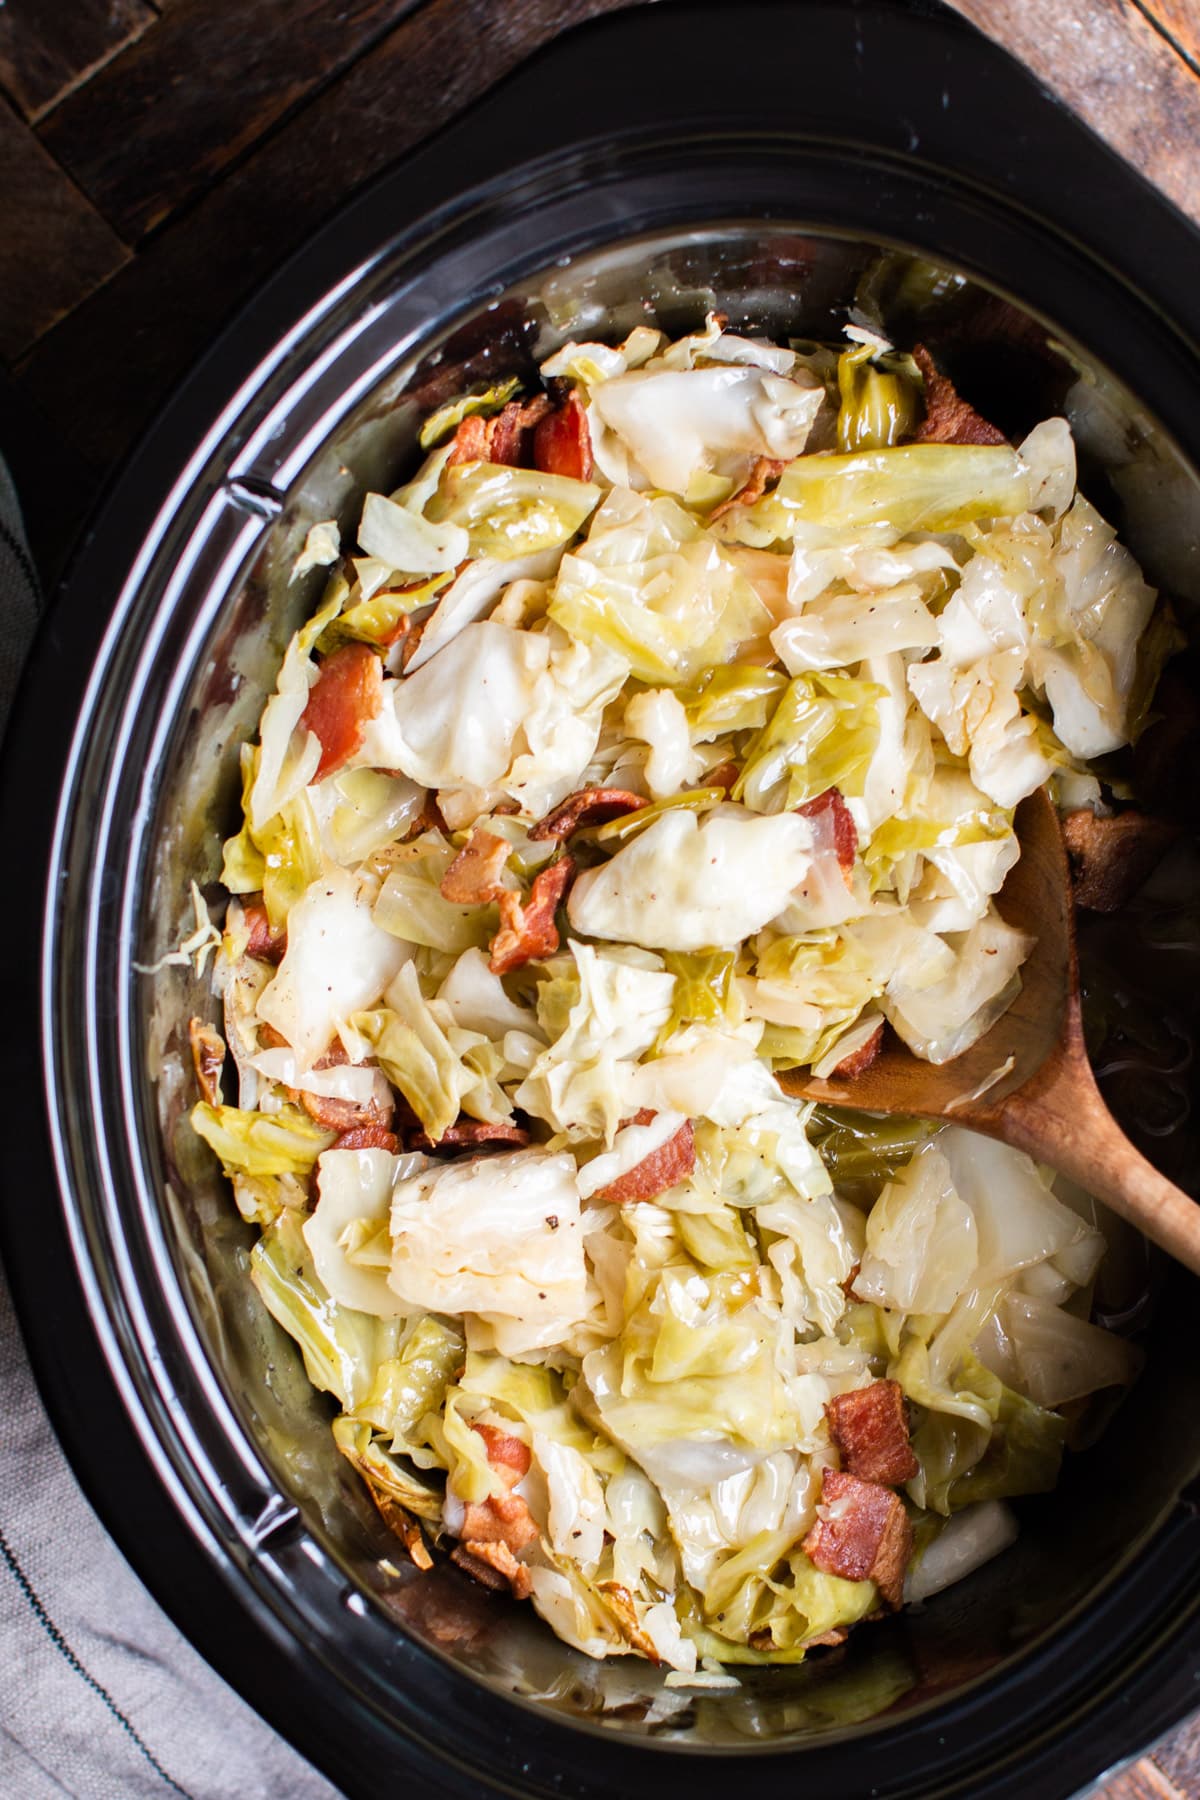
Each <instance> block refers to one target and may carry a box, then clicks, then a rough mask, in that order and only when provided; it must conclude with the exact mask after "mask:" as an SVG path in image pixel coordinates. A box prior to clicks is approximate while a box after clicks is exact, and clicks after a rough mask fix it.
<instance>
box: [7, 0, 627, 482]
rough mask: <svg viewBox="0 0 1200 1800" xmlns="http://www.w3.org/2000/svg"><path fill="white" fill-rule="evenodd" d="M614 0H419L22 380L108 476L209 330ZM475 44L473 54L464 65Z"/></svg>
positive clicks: (86, 308)
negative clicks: (545, 45) (427, 142)
mask: <svg viewBox="0 0 1200 1800" xmlns="http://www.w3.org/2000/svg"><path fill="white" fill-rule="evenodd" d="M182 3H183V0H181V4H182ZM626 3H627V0H507V3H506V4H505V5H503V6H502V7H501V6H498V5H497V3H496V0H431V4H429V5H428V6H426V7H425V8H424V9H423V10H422V11H421V12H420V13H419V14H417V15H416V16H415V17H413V18H411V19H409V20H407V21H405V23H404V24H403V25H401V26H400V27H398V29H397V30H395V31H394V32H392V33H391V35H390V36H389V37H388V38H386V39H385V40H384V42H383V43H382V44H380V45H379V46H378V47H377V48H376V49H375V50H374V51H373V52H372V53H371V54H370V55H368V56H365V57H363V58H362V59H361V60H360V61H359V62H358V63H357V64H356V65H355V67H354V68H353V69H351V70H350V71H349V72H348V73H347V74H346V75H344V76H343V77H342V78H341V80H340V81H338V82H337V83H335V84H334V85H333V86H332V87H330V88H328V89H327V90H326V91H325V92H324V93H323V94H322V95H321V96H320V98H319V99H317V100H316V101H314V102H313V103H312V104H311V105H310V106H308V107H307V108H306V109H305V110H304V111H303V112H302V113H301V114H300V115H299V116H298V117H297V118H296V119H294V120H292V121H290V122H289V123H288V124H287V125H286V127H284V128H283V129H282V130H280V131H279V132H277V133H276V134H275V136H274V137H273V138H271V139H270V140H269V141H268V142H267V143H265V144H264V145H263V146H262V147H261V148H260V149H259V150H258V151H257V152H256V154H255V155H254V156H253V157H252V158H250V159H249V160H248V161H247V162H245V163H244V164H243V165H242V166H241V167H240V168H238V169H236V170H235V171H233V172H232V173H231V174H230V175H229V176H227V177H226V179H225V180H224V181H222V182H221V183H220V184H219V185H218V186H217V187H215V188H213V189H212V190H210V192H209V193H208V194H207V195H206V196H205V198H204V199H203V200H201V201H200V203H199V204H198V205H197V206H196V207H195V208H194V210H193V211H192V212H191V213H190V214H189V215H188V216H187V218H186V219H183V220H180V221H179V223H178V224H177V225H175V226H172V227H168V229H167V230H166V231H164V232H163V233H162V235H161V236H159V237H157V238H155V239H154V240H152V241H150V242H149V243H147V244H146V246H145V247H144V248H143V250H142V251H141V252H140V253H139V255H138V257H137V259H136V261H135V262H134V263H132V264H131V265H130V266H129V268H128V269H126V270H124V271H123V272H122V273H121V275H120V276H118V277H117V279H116V280H115V281H114V282H112V283H110V284H109V285H108V286H107V287H105V288H104V289H102V290H101V291H100V292H99V293H98V294H96V295H94V296H93V298H92V299H90V300H88V301H87V302H86V303H85V304H84V305H82V306H80V307H79V309H78V310H77V312H75V313H74V314H73V315H72V316H71V317H70V318H69V319H66V320H64V321H63V322H62V323H61V324H60V325H58V326H57V327H56V328H55V330H54V331H52V332H51V333H50V334H49V335H48V336H47V337H46V338H45V339H43V341H42V342H41V343H39V344H38V345H37V347H36V349H35V350H34V351H33V353H32V354H31V355H30V356H29V357H28V358H27V359H26V360H25V362H24V364H23V365H22V368H21V370H20V371H19V375H20V382H21V385H22V386H23V387H24V388H25V389H26V390H27V391H28V393H29V394H30V396H31V398H32V400H33V401H34V402H35V403H36V404H38V405H39V406H40V407H41V408H42V409H43V411H44V413H45V414H46V415H47V416H48V417H49V419H50V420H51V421H52V422H53V423H56V424H58V425H59V428H60V429H62V430H63V431H64V432H65V433H67V434H69V435H70V437H71V439H72V441H73V442H74V443H75V444H76V446H77V447H78V448H80V449H81V450H82V451H83V452H84V453H85V454H86V455H87V456H88V458H89V459H90V460H91V461H92V462H94V463H95V464H96V465H97V467H99V468H101V469H106V468H108V467H110V466H111V465H112V463H113V462H114V461H115V460H116V459H117V458H118V457H119V456H120V455H121V454H122V453H123V451H124V450H125V449H126V448H127V446H128V445H129V443H130V442H131V440H132V438H133V437H134V436H135V435H136V433H137V431H138V430H139V429H140V428H141V426H142V425H143V424H144V423H145V421H146V419H147V418H148V417H149V416H150V415H151V414H152V413H153V412H154V411H155V410H156V408H157V407H158V405H159V404H160V403H161V400H162V398H163V397H164V396H165V394H166V393H167V391H168V390H169V388H170V387H171V385H172V384H173V383H174V382H175V380H176V379H177V378H178V376H179V375H180V374H181V373H182V372H183V371H184V369H186V367H187V366H188V364H189V363H191V362H193V361H194V360H195V358H196V356H197V355H198V353H199V352H200V350H201V349H202V348H203V347H204V345H205V344H206V343H207V342H208V341H209V340H210V339H211V338H212V336H213V333H214V332H215V330H216V329H217V327H218V325H219V324H220V323H221V322H222V320H223V319H224V318H225V317H226V316H227V315H228V314H229V313H230V312H231V311H232V310H234V309H235V308H236V306H237V304H238V302H239V301H240V300H242V299H243V298H244V297H245V296H246V295H247V294H248V293H249V292H250V291H251V290H252V289H253V288H254V287H255V286H256V285H257V284H258V283H259V282H260V281H261V280H262V279H263V277H264V276H265V275H267V274H268V273H269V272H270V270H271V269H273V268H274V267H275V266H276V265H277V264H278V263H279V261H280V260H281V258H282V257H283V256H284V255H285V254H286V253H287V252H288V251H289V250H290V249H292V248H293V247H294V246H295V245H297V244H299V243H300V242H301V241H302V240H303V239H304V238H305V237H307V235H308V234H309V232H310V231H311V229H312V227H313V226H314V225H315V224H316V223H317V222H318V221H319V220H320V219H321V218H323V217H324V216H325V215H327V214H328V213H329V212H331V211H332V210H333V208H334V207H335V206H336V205H337V203H338V202H339V201H340V200H341V199H343V198H344V197H345V195H346V194H347V192H348V191H349V190H350V189H351V188H352V187H353V186H355V185H356V184H357V183H359V182H361V181H362V180H364V179H365V178H366V177H367V176H369V175H372V174H375V173H377V172H378V171H379V170H381V169H383V168H385V167H387V166H388V165H389V164H390V163H392V162H394V161H395V159H396V158H397V157H398V156H399V155H401V154H402V153H403V152H404V151H405V150H407V149H410V148H411V147H413V146H414V145H415V144H418V143H419V142H420V141H421V140H422V139H423V138H425V137H427V136H429V134H430V133H431V132H432V131H434V130H435V129H436V128H437V127H438V126H439V125H441V124H443V123H444V122H445V121H446V120H448V119H450V118H452V117H453V116H454V115H455V114H457V113H459V112H461V111H462V110H463V108H464V107H465V106H466V105H467V104H468V103H469V102H470V101H471V100H473V99H475V98H476V97H477V95H479V94H480V93H482V92H483V91H484V90H485V89H486V88H487V87H489V86H490V85H492V83H494V82H495V81H497V80H499V79H500V77H501V76H502V75H504V74H505V73H506V72H507V71H508V70H509V69H510V68H512V67H513V66H514V65H515V64H516V63H518V62H519V61H521V59H522V58H523V57H524V56H526V55H527V54H528V53H529V52H530V51H531V50H533V49H534V48H535V47H536V46H537V45H538V44H540V43H542V42H544V41H545V40H546V39H548V38H550V37H552V36H553V35H554V34H555V33H556V32H557V31H558V30H560V29H561V28H563V27H565V26H566V25H568V24H571V23H573V22H575V21H577V20H580V19H584V18H588V17H591V16H592V15H594V14H596V13H598V12H605V11H612V10H614V9H615V8H616V7H617V6H620V5H623V4H626ZM484 41H486V43H487V47H488V54H487V56H486V58H481V57H479V56H477V55H476V56H464V54H463V44H464V43H471V42H484ZM97 344H104V345H110V346H113V348H114V350H115V351H118V352H119V353H118V354H113V355H109V356H97V355H96V346H97Z"/></svg>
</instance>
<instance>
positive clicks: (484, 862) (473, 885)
mask: <svg viewBox="0 0 1200 1800" xmlns="http://www.w3.org/2000/svg"><path fill="white" fill-rule="evenodd" d="M510 848H511V845H509V844H507V843H505V841H504V839H503V838H500V837H496V836H495V834H494V833H493V832H490V831H485V830H484V829H483V827H482V825H477V826H476V827H475V829H474V831H473V832H472V833H471V835H470V837H469V838H468V840H467V842H466V843H465V844H464V845H463V847H462V849H461V850H460V851H459V853H458V855H457V856H456V857H455V859H454V861H453V862H452V863H451V864H450V867H449V868H448V869H447V870H446V873H445V874H444V875H443V876H442V881H441V895H442V899H443V900H452V901H453V902H454V904H455V906H486V905H487V903H488V901H489V900H498V899H499V898H500V895H501V894H502V893H503V892H504V891H505V890H504V883H503V882H502V881H501V879H500V875H501V873H502V871H503V868H504V865H505V863H506V862H507V861H508V853H509V850H510Z"/></svg>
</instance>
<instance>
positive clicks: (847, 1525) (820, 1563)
mask: <svg viewBox="0 0 1200 1800" xmlns="http://www.w3.org/2000/svg"><path fill="white" fill-rule="evenodd" d="M821 1502H822V1505H823V1506H824V1507H825V1508H827V1509H828V1510H829V1514H830V1516H829V1517H828V1518H823V1519H822V1518H818V1520H817V1522H816V1524H815V1525H814V1526H813V1528H812V1530H811V1531H810V1532H809V1534H808V1536H807V1537H806V1538H805V1540H804V1543H803V1545H802V1548H803V1550H804V1553H805V1555H806V1556H807V1557H808V1558H809V1560H810V1562H812V1563H813V1564H814V1565H815V1567H816V1568H818V1569H823V1570H824V1571H825V1573H826V1574H827V1575H840V1576H841V1577H842V1579H843V1580H844V1581H873V1582H874V1583H875V1585H876V1587H877V1588H878V1589H879V1598H880V1599H881V1600H882V1601H883V1603H884V1605H885V1606H889V1607H892V1608H893V1609H895V1608H897V1607H899V1605H900V1603H901V1600H902V1599H903V1597H904V1574H905V1570H906V1569H907V1568H908V1559H909V1557H910V1556H911V1555H912V1542H913V1536H912V1526H911V1525H910V1524H909V1521H908V1514H907V1513H906V1512H905V1510H904V1502H903V1501H902V1500H901V1498H900V1496H899V1494H894V1493H893V1492H892V1490H891V1488H886V1487H880V1485H879V1483H878V1482H876V1481H861V1480H860V1479H859V1477H858V1476H857V1475H847V1474H845V1473H843V1472H842V1471H840V1470H838V1469H826V1470H825V1471H824V1476H823V1479H822V1484H821Z"/></svg>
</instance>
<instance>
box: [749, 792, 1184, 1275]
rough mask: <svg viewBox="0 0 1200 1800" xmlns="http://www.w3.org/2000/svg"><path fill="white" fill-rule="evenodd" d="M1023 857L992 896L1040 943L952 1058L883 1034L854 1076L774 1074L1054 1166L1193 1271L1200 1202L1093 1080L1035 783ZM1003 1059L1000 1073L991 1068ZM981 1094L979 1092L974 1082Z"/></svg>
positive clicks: (823, 1094) (1026, 808) (1065, 914)
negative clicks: (979, 1136) (1156, 1159)
mask: <svg viewBox="0 0 1200 1800" xmlns="http://www.w3.org/2000/svg"><path fill="white" fill-rule="evenodd" d="M1016 830H1017V836H1018V837H1019V839H1020V841H1021V857H1020V861H1019V862H1017V863H1016V864H1015V865H1014V867H1013V869H1012V870H1011V872H1010V874H1009V876H1008V879H1007V880H1006V882H1005V884H1004V887H1003V889H1002V891H1001V893H1000V894H999V896H998V901H999V907H1000V911H1001V912H1002V914H1003V915H1004V917H1005V919H1007V920H1008V922H1009V924H1011V925H1016V926H1018V927H1019V928H1020V929H1021V930H1022V931H1026V932H1028V933H1029V934H1030V935H1031V936H1035V937H1036V938H1037V944H1036V946H1035V948H1034V950H1033V952H1032V954H1031V956H1030V958H1029V961H1028V962H1027V963H1026V964H1025V966H1024V967H1023V969H1022V970H1021V979H1022V987H1021V992H1020V994H1019V995H1018V997H1017V999H1016V1000H1015V1001H1014V1002H1013V1004H1012V1006H1011V1007H1010V1008H1009V1010H1008V1011H1007V1012H1006V1013H1005V1014H1004V1015H1003V1017H1002V1018H1000V1019H998V1020H997V1022H996V1024H995V1025H993V1026H992V1028H991V1030H990V1031H988V1032H986V1033H985V1034H984V1036H983V1037H982V1038H980V1039H979V1041H978V1043H976V1044H973V1045H972V1047H971V1048H970V1049H969V1050H967V1051H964V1053H963V1054H962V1055H961V1056H957V1057H955V1058H954V1060H953V1062H948V1063H942V1064H940V1065H937V1064H933V1063H927V1062H922V1061H921V1060H920V1059H919V1058H918V1057H916V1056H914V1055H913V1054H912V1052H911V1051H910V1050H909V1049H907V1048H906V1047H905V1045H903V1044H902V1043H900V1042H899V1041H898V1040H897V1039H895V1038H894V1037H893V1036H892V1034H891V1032H889V1033H888V1041H887V1042H886V1043H885V1046H884V1050H883V1053H882V1055H881V1056H880V1057H879V1058H878V1059H877V1061H875V1062H874V1063H872V1064H871V1066H870V1068H868V1069H864V1070H863V1072H862V1074H861V1075H855V1076H854V1077H852V1078H850V1079H847V1080H841V1081H839V1080H838V1079H837V1078H836V1077H835V1078H834V1079H832V1080H828V1081H818V1080H816V1079H815V1078H814V1077H813V1076H811V1075H809V1074H808V1073H807V1072H806V1071H804V1070H795V1071H792V1072H791V1073H788V1074H784V1075H781V1076H780V1082H781V1084H782V1086H783V1087H784V1088H785V1089H786V1091H787V1092H788V1093H790V1094H798V1095H802V1096H803V1097H804V1098H805V1099H807V1100H821V1101H824V1102H826V1103H828V1104H830V1105H834V1106H853V1107H857V1108H860V1109H861V1110H862V1111H864V1112H877V1113H902V1114H907V1115H908V1116H910V1117H917V1118H923V1119H947V1120H949V1121H950V1122H952V1123H953V1124H955V1125H965V1126H966V1127H967V1128H968V1129H969V1130H971V1131H982V1132H984V1133H985V1134H986V1135H987V1136H988V1137H994V1138H1000V1139H1001V1141H1002V1142H1003V1143H1006V1144H1012V1145H1014V1146H1015V1147H1016V1148H1017V1149H1018V1150H1025V1151H1027V1152H1028V1154H1029V1155H1030V1156H1032V1157H1034V1158H1035V1159H1036V1161H1038V1162H1043V1163H1048V1164H1049V1165H1050V1167H1051V1168H1053V1169H1058V1170H1061V1172H1062V1173H1063V1174H1064V1175H1068V1176H1070V1177H1071V1179H1072V1180H1074V1181H1077V1182H1078V1183H1079V1185H1080V1186H1081V1187H1083V1188H1086V1189H1087V1191H1088V1192H1089V1193H1091V1194H1094V1195H1095V1196H1096V1198H1097V1199H1099V1200H1103V1201H1104V1202H1105V1203H1106V1204H1107V1205H1108V1206H1111V1207H1112V1209H1113V1211H1114V1212H1117V1213H1120V1214H1121V1216H1122V1218H1125V1219H1128V1220H1129V1221H1130V1222H1131V1223H1132V1224H1134V1225H1136V1226H1137V1227H1138V1229H1139V1230H1141V1231H1144V1232H1145V1234H1146V1236H1147V1237H1148V1238H1151V1239H1153V1241H1154V1242H1155V1243H1156V1244H1160V1245H1161V1246H1162V1248H1163V1249H1164V1250H1167V1251H1169V1252H1170V1254H1171V1255H1172V1256H1174V1257H1177V1258H1178V1260H1179V1261H1180V1262H1181V1263H1183V1264H1185V1265H1186V1267H1187V1268H1189V1269H1191V1270H1192V1271H1193V1272H1194V1273H1195V1274H1198V1275H1200V1206H1198V1205H1197V1204H1196V1202H1195V1201H1193V1200H1191V1199H1190V1198H1189V1197H1188V1195H1187V1194H1185V1193H1184V1192H1183V1189H1182V1188H1177V1187H1176V1186H1175V1185H1174V1183H1173V1182H1170V1181H1168V1180H1167V1179H1166V1178H1165V1176H1162V1175H1160V1174H1159V1173H1158V1170H1157V1169H1155V1168H1154V1167H1153V1165H1152V1164H1150V1163H1148V1162H1147V1161H1146V1158H1145V1157H1144V1156H1142V1155H1141V1153H1140V1152H1139V1151H1137V1150H1135V1149H1134V1147H1133V1145H1132V1144H1131V1143H1130V1141H1129V1139H1128V1138H1127V1137H1126V1136H1125V1133H1124V1132H1123V1131H1122V1130H1121V1128H1120V1126H1119V1125H1118V1124H1117V1122H1116V1120H1115V1119H1114V1118H1113V1116H1112V1114H1111V1113H1110V1112H1109V1110H1108V1108H1107V1106H1106V1105H1105V1104H1104V1101H1103V1100H1102V1099H1101V1097H1100V1090H1099V1089H1098V1088H1097V1086H1096V1081H1095V1077H1094V1076H1093V1074H1092V1070H1091V1064H1090V1063H1089V1062H1088V1056H1087V1049H1086V1047H1085V1045H1084V1041H1083V1025H1082V1021H1081V1018H1080V1009H1079V967H1078V961H1077V958H1076V954H1075V923H1074V908H1073V905H1072V900H1071V878H1070V872H1069V869H1068V867H1067V856H1066V850H1065V848H1064V845H1063V837H1062V829H1061V826H1060V825H1059V820H1058V814H1057V812H1056V811H1055V808H1054V806H1053V803H1052V802H1051V800H1050V798H1049V796H1048V795H1047V794H1046V793H1045V791H1044V790H1041V791H1039V792H1038V793H1036V794H1031V795H1030V796H1029V798H1028V799H1027V800H1023V801H1022V802H1021V804H1020V806H1019V807H1018V808H1017V815H1016ZM1010 1057H1011V1058H1012V1063H1011V1066H1009V1067H1008V1068H1007V1072H1006V1073H1005V1074H1003V1075H1002V1076H1000V1078H999V1079H993V1078H994V1077H995V1076H996V1073H997V1071H998V1070H1000V1069H1003V1068H1005V1067H1006V1065H1008V1063H1009V1058H1010ZM981 1088H982V1089H983V1091H982V1092H979V1093H978V1094H977V1092H976V1091H977V1090H978V1089H981Z"/></svg>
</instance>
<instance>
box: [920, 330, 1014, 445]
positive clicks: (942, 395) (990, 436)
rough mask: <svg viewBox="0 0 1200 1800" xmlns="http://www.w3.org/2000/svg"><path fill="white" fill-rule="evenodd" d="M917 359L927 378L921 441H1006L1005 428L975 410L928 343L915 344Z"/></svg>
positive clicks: (966, 442)
mask: <svg viewBox="0 0 1200 1800" xmlns="http://www.w3.org/2000/svg"><path fill="white" fill-rule="evenodd" d="M913 361H914V362H915V363H916V365H917V367H918V369H920V371H921V374H922V375H923V376H924V377H925V417H924V418H923V419H922V420H921V423H920V425H918V427H917V431H916V436H915V439H914V441H915V442H916V443H918V444H1006V443H1007V442H1008V439H1007V438H1006V437H1005V435H1004V433H1003V432H1002V431H998V430H997V428H996V427H995V426H994V425H991V424H989V423H988V421H987V420H986V419H985V418H984V417H983V416H982V415H981V414H980V413H977V412H976V411H975V408H974V407H973V406H971V405H969V404H968V402H967V401H966V400H964V399H962V397H961V396H960V395H959V393H958V390H957V388H956V387H955V385H954V383H953V382H952V381H951V380H950V379H949V377H948V376H946V375H943V374H942V373H941V371H940V370H939V368H938V366H937V364H936V363H935V362H934V360H933V358H932V356H930V354H929V352H928V350H927V349H926V348H925V346H924V344H914V345H913Z"/></svg>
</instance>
